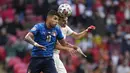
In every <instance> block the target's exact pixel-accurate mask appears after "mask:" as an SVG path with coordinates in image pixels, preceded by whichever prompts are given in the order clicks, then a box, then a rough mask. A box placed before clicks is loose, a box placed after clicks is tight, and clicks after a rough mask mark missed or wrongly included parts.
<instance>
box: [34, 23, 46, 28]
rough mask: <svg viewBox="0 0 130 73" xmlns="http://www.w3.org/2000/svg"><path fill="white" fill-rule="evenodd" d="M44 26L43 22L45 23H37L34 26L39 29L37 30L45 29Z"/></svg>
mask: <svg viewBox="0 0 130 73" xmlns="http://www.w3.org/2000/svg"><path fill="white" fill-rule="evenodd" d="M44 25H45V23H44V22H43V23H37V24H35V25H34V26H35V27H37V28H43V27H44Z"/></svg>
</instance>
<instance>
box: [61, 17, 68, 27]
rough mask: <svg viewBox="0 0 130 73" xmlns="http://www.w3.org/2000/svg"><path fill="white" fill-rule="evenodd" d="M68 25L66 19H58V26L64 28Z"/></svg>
mask: <svg viewBox="0 0 130 73" xmlns="http://www.w3.org/2000/svg"><path fill="white" fill-rule="evenodd" d="M67 23H68V17H64V18H60V19H59V25H61V26H66V25H67Z"/></svg>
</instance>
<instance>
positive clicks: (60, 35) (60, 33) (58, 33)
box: [56, 27, 64, 40]
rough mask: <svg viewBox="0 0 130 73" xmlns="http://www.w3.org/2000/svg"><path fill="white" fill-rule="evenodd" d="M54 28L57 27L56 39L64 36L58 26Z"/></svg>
mask: <svg viewBox="0 0 130 73" xmlns="http://www.w3.org/2000/svg"><path fill="white" fill-rule="evenodd" d="M56 29H57V36H56V37H57V39H58V40H61V39H63V38H64V36H63V34H62V32H61V29H60V28H59V27H56Z"/></svg>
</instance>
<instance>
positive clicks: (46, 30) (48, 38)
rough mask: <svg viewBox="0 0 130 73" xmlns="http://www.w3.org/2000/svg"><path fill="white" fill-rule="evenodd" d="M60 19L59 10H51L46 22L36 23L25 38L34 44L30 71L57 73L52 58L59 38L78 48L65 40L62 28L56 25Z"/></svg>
mask: <svg viewBox="0 0 130 73" xmlns="http://www.w3.org/2000/svg"><path fill="white" fill-rule="evenodd" d="M58 20H59V17H58V14H57V12H56V11H53V10H51V11H49V12H48V14H47V19H46V22H44V23H38V24H36V25H35V26H34V27H33V28H32V29H31V30H30V31H29V32H28V33H27V35H26V36H25V40H26V41H27V42H29V43H31V44H32V45H34V47H33V49H32V58H31V61H30V64H29V67H28V73H40V72H41V71H42V72H43V73H57V71H56V68H55V65H54V60H53V58H52V56H53V50H54V48H55V45H56V43H57V40H58V41H59V43H60V44H61V45H64V46H69V47H71V48H76V47H75V46H73V45H70V44H68V43H67V42H65V41H64V39H63V38H64V37H63V35H62V33H61V30H60V28H59V27H58V26H56V24H57V23H58ZM56 47H57V46H56Z"/></svg>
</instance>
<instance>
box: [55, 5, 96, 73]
mask: <svg viewBox="0 0 130 73" xmlns="http://www.w3.org/2000/svg"><path fill="white" fill-rule="evenodd" d="M65 6H68V4H67V5H66V4H61V5H60V6H59V7H65ZM69 8H70V7H69V6H68V8H66V9H69ZM64 9H65V8H63V10H64ZM59 10H62V8H61V9H59ZM66 11H67V10H66ZM61 12H62V11H61ZM66 13H67V12H66ZM68 13H69V12H68ZM61 14H62V13H61ZM66 15H67V14H66ZM67 21H68V17H67V16H66V17H60V18H59V23H58V24H59V26H60V29H61V31H62V33H63V36H64V38H66V36H72V37H73V38H75V39H80V38H82V37H84V36H85V35H86V34H87V32H88V31H90V30H94V29H95V26H90V27H88V28H87V29H86V30H84V31H82V32H80V33H77V32H74V31H73V30H72V29H71V28H70V27H69V26H68V25H67ZM59 53H60V50H57V49H55V50H54V55H53V58H54V62H55V66H56V69H57V72H58V73H67V71H66V69H65V67H64V65H63V63H62V61H61V60H60V58H59Z"/></svg>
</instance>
